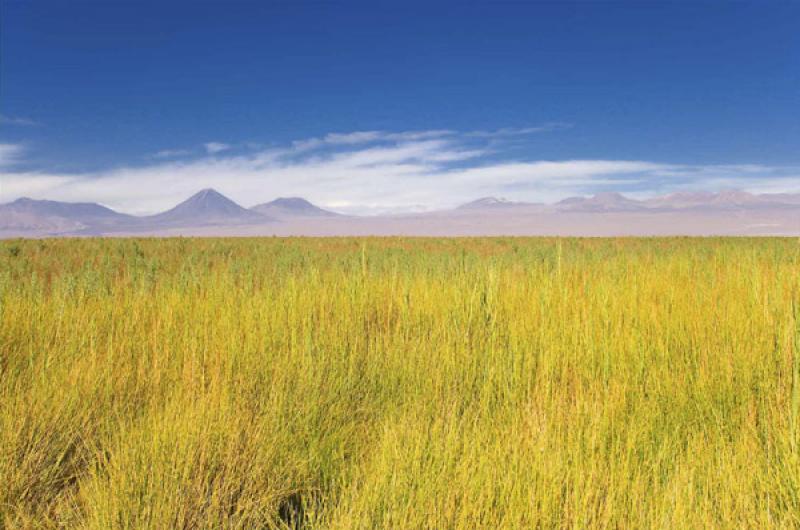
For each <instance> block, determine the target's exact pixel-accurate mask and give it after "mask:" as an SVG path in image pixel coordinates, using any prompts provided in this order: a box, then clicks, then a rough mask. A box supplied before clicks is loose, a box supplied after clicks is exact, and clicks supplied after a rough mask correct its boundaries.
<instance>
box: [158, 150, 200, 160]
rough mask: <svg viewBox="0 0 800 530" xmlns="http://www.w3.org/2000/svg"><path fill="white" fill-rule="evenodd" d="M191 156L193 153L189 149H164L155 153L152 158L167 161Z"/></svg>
mask: <svg viewBox="0 0 800 530" xmlns="http://www.w3.org/2000/svg"><path fill="white" fill-rule="evenodd" d="M191 154H192V151H190V150H189V149H162V150H161V151H158V152H156V153H153V154H152V155H151V157H152V158H160V159H165V158H178V157H182V156H188V155H191Z"/></svg>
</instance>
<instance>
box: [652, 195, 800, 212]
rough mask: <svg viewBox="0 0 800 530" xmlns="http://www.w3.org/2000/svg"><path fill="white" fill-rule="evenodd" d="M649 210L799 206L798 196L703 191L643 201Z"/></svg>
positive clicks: (799, 196)
mask: <svg viewBox="0 0 800 530" xmlns="http://www.w3.org/2000/svg"><path fill="white" fill-rule="evenodd" d="M643 204H646V205H647V206H648V207H651V208H661V209H664V208H666V209H686V208H693V209H705V210H741V209H753V208H773V207H782V206H784V207H785V206H788V207H791V206H797V205H800V194H792V193H775V194H762V195H755V194H752V193H748V192H746V191H740V190H726V191H721V192H719V193H711V192H705V191H699V192H677V193H671V194H669V195H664V196H661V197H654V198H652V199H648V200H647V201H644V202H643Z"/></svg>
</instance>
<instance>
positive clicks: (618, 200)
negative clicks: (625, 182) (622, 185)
mask: <svg viewBox="0 0 800 530" xmlns="http://www.w3.org/2000/svg"><path fill="white" fill-rule="evenodd" d="M555 207H556V208H557V209H558V210H560V211H581V212H608V211H617V212H619V211H631V210H641V209H644V208H646V206H645V205H644V204H642V203H641V202H639V201H636V200H633V199H629V198H628V197H625V196H624V195H622V194H621V193H616V192H606V193H598V194H596V195H593V196H592V197H570V198H568V199H564V200H563V201H560V202H558V203H556V204H555Z"/></svg>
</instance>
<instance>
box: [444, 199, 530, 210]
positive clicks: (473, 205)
mask: <svg viewBox="0 0 800 530" xmlns="http://www.w3.org/2000/svg"><path fill="white" fill-rule="evenodd" d="M529 204H533V203H526V202H515V201H509V200H508V199H503V198H498V197H483V198H480V199H477V200H474V201H472V202H468V203H466V204H462V205H461V206H459V207H457V208H456V209H457V210H476V209H481V208H507V207H509V206H526V205H529Z"/></svg>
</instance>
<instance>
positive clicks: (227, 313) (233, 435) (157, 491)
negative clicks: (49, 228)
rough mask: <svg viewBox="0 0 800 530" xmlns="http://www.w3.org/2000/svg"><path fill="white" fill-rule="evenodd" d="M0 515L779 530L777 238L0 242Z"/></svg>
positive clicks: (795, 379)
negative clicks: (0, 304)
mask: <svg viewBox="0 0 800 530" xmlns="http://www.w3.org/2000/svg"><path fill="white" fill-rule="evenodd" d="M0 303H2V306H0V527H4V528H8V529H11V528H56V527H68V528H85V529H112V528H130V529H139V528H154V529H162V528H186V529H189V528H286V527H290V528H300V527H302V528H437V529H438V528H478V527H481V528H537V527H538V528H794V527H798V526H800V447H798V444H799V443H800V427H799V426H798V421H800V359H799V358H798V355H800V245H798V241H797V240H794V239H639V240H636V239H618V240H614V239H602V240H601V239H593V240H581V239H563V240H562V239H515V238H505V239H500V238H498V239H457V240H456V239H397V238H394V239H236V240H233V239H227V240H226V239H197V240H184V239H167V240H163V239H162V240H159V239H153V240H144V239H140V240H103V239H94V240H48V241H29V240H25V241H5V242H2V243H0Z"/></svg>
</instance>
